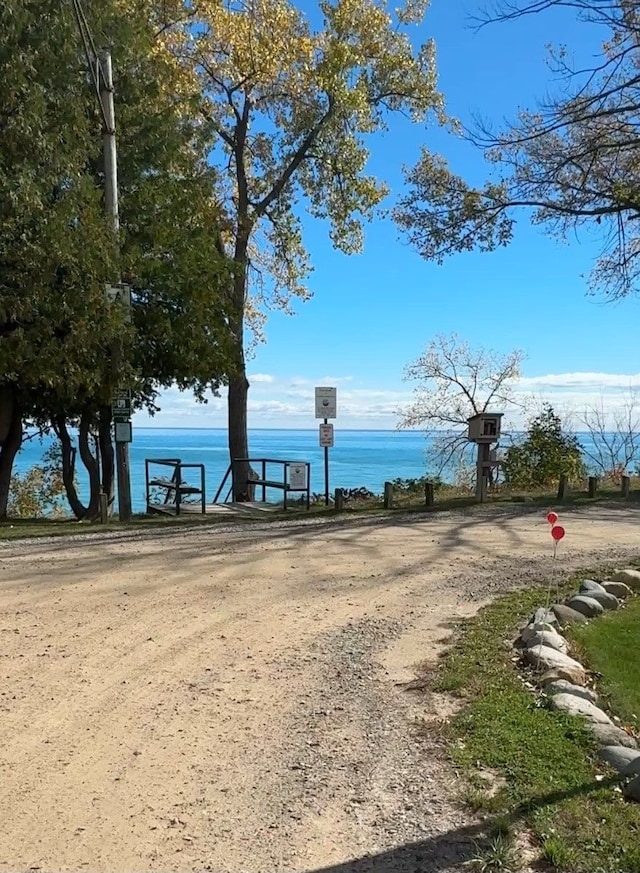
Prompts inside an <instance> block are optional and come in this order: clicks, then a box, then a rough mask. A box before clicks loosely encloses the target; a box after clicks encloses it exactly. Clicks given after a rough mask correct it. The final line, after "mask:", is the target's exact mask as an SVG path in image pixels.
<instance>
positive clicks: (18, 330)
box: [0, 0, 230, 515]
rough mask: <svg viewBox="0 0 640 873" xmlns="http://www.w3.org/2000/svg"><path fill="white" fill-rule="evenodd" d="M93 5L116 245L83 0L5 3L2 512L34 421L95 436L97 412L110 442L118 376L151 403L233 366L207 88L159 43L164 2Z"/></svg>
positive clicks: (0, 118) (0, 176) (1, 20)
mask: <svg viewBox="0 0 640 873" xmlns="http://www.w3.org/2000/svg"><path fill="white" fill-rule="evenodd" d="M91 12H92V15H91V18H90V27H91V29H92V32H93V35H94V39H95V41H96V43H97V44H98V45H102V44H105V43H111V42H113V43H114V52H113V54H114V68H115V70H116V71H117V72H116V76H115V87H116V94H117V97H116V102H117V113H116V122H117V136H118V152H119V165H120V166H119V169H120V178H119V187H120V195H121V196H120V203H121V232H120V237H119V241H118V242H119V244H118V246H116V245H115V240H114V237H113V232H112V229H111V225H110V223H109V222H108V221H107V220H106V218H105V216H104V205H103V188H104V173H103V167H102V156H101V147H102V142H101V133H100V127H101V125H100V118H99V112H98V105H97V100H96V95H95V93H94V92H93V91H92V87H91V85H90V82H89V78H88V76H87V69H86V60H85V58H84V55H83V52H82V44H81V41H80V38H79V34H78V32H77V30H76V26H75V21H74V18H73V15H72V9H71V5H70V4H63V5H62V6H61V5H60V4H58V3H53V2H35V0H31V2H25V3H23V4H21V5H20V9H19V10H13V8H12V9H9V8H8V7H6V8H5V7H3V8H2V10H0V27H1V31H0V32H1V34H2V36H1V37H0V79H1V83H0V91H2V92H3V93H1V96H2V106H1V108H0V124H2V132H3V144H2V150H1V151H0V248H1V250H2V256H0V365H1V366H2V374H3V375H2V377H1V380H0V388H1V389H2V390H1V391H0V397H1V399H2V403H3V410H4V415H3V416H2V417H1V419H2V421H3V422H5V425H3V427H2V428H0V442H2V455H4V466H3V457H2V456H0V515H2V514H3V512H4V510H5V508H6V493H7V487H8V483H7V471H9V472H10V464H11V463H12V460H13V454H15V449H16V432H17V430H18V435H19V430H20V429H21V424H22V422H23V421H24V420H25V419H32V420H37V421H39V422H40V423H42V424H45V423H46V422H47V421H52V420H53V421H55V423H56V430H57V432H58V433H61V434H63V435H64V433H66V423H67V422H68V423H77V422H78V421H80V422H81V424H84V425H86V427H84V429H83V427H81V433H84V434H85V437H86V435H87V434H88V432H89V431H88V428H89V424H90V422H94V423H95V422H96V421H97V419H96V416H97V415H98V414H100V416H101V422H102V425H103V439H102V447H103V450H105V449H107V450H108V445H107V443H109V444H110V436H109V429H110V404H111V398H112V393H113V389H114V387H115V385H116V384H117V383H119V384H124V385H130V386H131V387H132V388H133V390H134V397H135V398H136V401H137V403H138V404H147V405H149V406H151V408H153V404H154V399H155V396H156V391H157V389H158V387H161V386H166V385H170V384H173V383H177V384H178V385H179V386H180V387H181V388H191V389H193V390H195V392H196V394H197V395H198V396H200V397H202V396H204V393H205V391H206V389H207V388H208V387H213V388H216V387H217V386H218V385H219V384H220V382H221V381H222V380H223V379H224V375H225V370H226V364H227V359H226V352H225V348H226V336H227V326H226V319H225V305H224V298H225V294H226V293H227V289H228V280H229V275H230V271H229V270H228V267H227V261H226V258H225V256H224V253H223V252H221V251H220V249H219V246H218V245H217V234H218V233H219V218H220V212H219V207H218V205H217V201H216V196H215V174H214V172H213V170H212V168H211V167H210V165H209V163H208V160H207V158H208V154H209V151H210V149H211V146H212V142H211V136H210V135H209V132H208V131H207V130H206V129H205V126H204V124H203V123H202V120H201V117H200V116H199V110H200V108H201V103H200V102H198V95H197V94H195V93H194V92H193V91H191V92H189V91H187V90H186V89H184V88H183V87H182V86H183V81H182V79H181V78H180V77H178V76H177V75H176V70H175V66H174V64H173V63H172V62H170V61H169V59H168V58H167V55H166V53H165V52H163V51H161V50H159V49H158V27H159V25H158V23H157V21H156V20H155V17H154V16H155V5H154V4H153V3H138V4H136V10H135V12H136V14H132V10H131V9H130V8H129V5H128V4H126V3H123V2H120V0H111V2H108V3H105V4H101V5H100V6H99V7H96V6H94V7H93V8H92V10H91ZM123 274H124V277H125V278H126V279H127V281H128V282H129V283H130V284H131V286H132V289H133V298H134V310H133V323H132V324H131V325H129V324H127V323H126V321H125V319H124V312H123V311H122V310H121V309H120V308H119V307H114V306H110V305H109V304H108V303H107V301H106V298H105V284H106V283H107V282H108V283H115V282H117V281H118V280H119V279H120V277H121V276H123ZM116 339H118V340H119V341H121V342H122V343H123V356H122V361H121V363H120V366H119V367H118V371H117V372H116V371H115V369H114V367H113V366H112V360H111V348H112V346H113V342H114V340H116ZM6 422H10V424H11V426H9V424H6ZM105 428H106V430H105ZM16 429H17V430H16ZM9 432H11V435H12V439H11V445H10V446H9V445H8V443H7V440H6V438H7V435H8V434H9ZM18 445H19V441H18ZM85 448H86V446H85ZM5 449H6V450H7V451H6V452H5ZM7 465H9V466H8V467H7Z"/></svg>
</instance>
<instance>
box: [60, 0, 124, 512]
mask: <svg viewBox="0 0 640 873" xmlns="http://www.w3.org/2000/svg"><path fill="white" fill-rule="evenodd" d="M71 6H72V8H73V14H74V16H75V19H76V24H77V26H78V32H79V34H80V39H81V40H82V46H83V48H84V53H85V57H86V59H87V67H88V71H89V75H90V77H91V82H92V84H93V87H94V88H95V91H96V96H97V98H98V104H99V106H100V114H101V116H102V150H103V157H104V178H105V183H104V203H105V210H106V212H107V215H108V216H109V217H110V218H111V226H112V230H113V236H114V241H115V245H116V246H119V239H118V233H119V230H120V219H119V213H118V160H117V151H116V121H115V108H114V100H113V68H112V65H111V52H110V51H108V50H105V51H102V52H100V53H99V52H98V51H97V49H96V46H95V43H94V40H93V36H92V35H91V30H90V28H89V24H88V22H87V19H86V16H85V14H84V10H83V8H82V4H81V2H80V0H71ZM118 287H120V288H122V287H123V286H121V285H119V286H118ZM105 293H106V294H107V295H108V294H109V291H108V290H105ZM127 316H128V313H126V314H125V320H127ZM111 356H112V365H113V369H114V372H115V373H116V374H118V372H119V371H120V369H121V367H122V342H121V341H120V340H118V341H116V342H115V343H114V344H113V347H112V349H111ZM130 431H131V428H130V423H129V427H128V428H127V427H124V428H123V427H120V428H118V425H117V424H116V427H115V444H116V477H117V483H118V515H119V517H120V520H121V521H130V520H131V475H130V470H129V441H130V439H131V432H130ZM121 437H125V439H126V441H125V439H123V438H121Z"/></svg>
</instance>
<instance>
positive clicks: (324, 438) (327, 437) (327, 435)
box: [319, 424, 333, 449]
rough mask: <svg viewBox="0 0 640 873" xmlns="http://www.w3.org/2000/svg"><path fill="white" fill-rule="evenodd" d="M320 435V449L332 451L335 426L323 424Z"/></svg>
mask: <svg viewBox="0 0 640 873" xmlns="http://www.w3.org/2000/svg"><path fill="white" fill-rule="evenodd" d="M319 433H320V448H322V449H330V448H332V447H333V425H332V424H321V425H320V428H319Z"/></svg>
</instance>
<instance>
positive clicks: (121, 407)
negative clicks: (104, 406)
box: [111, 388, 131, 421]
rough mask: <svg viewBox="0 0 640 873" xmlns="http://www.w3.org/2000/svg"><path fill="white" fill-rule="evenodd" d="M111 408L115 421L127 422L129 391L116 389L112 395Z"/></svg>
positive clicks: (127, 389)
mask: <svg viewBox="0 0 640 873" xmlns="http://www.w3.org/2000/svg"><path fill="white" fill-rule="evenodd" d="M111 408H112V410H113V418H114V420H115V421H127V420H128V419H129V418H131V389H130V388H117V389H116V390H115V391H114V393H113V403H112V407H111Z"/></svg>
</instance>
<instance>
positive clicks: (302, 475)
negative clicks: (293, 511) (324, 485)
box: [287, 461, 307, 491]
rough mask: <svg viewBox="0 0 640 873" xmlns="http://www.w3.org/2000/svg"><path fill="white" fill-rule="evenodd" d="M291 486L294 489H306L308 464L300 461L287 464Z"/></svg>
mask: <svg viewBox="0 0 640 873" xmlns="http://www.w3.org/2000/svg"><path fill="white" fill-rule="evenodd" d="M287 469H288V472H289V475H288V481H289V488H291V490H292V491H305V490H306V487H307V465H306V464H303V463H301V462H300V461H290V462H289V463H288V464H287Z"/></svg>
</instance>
